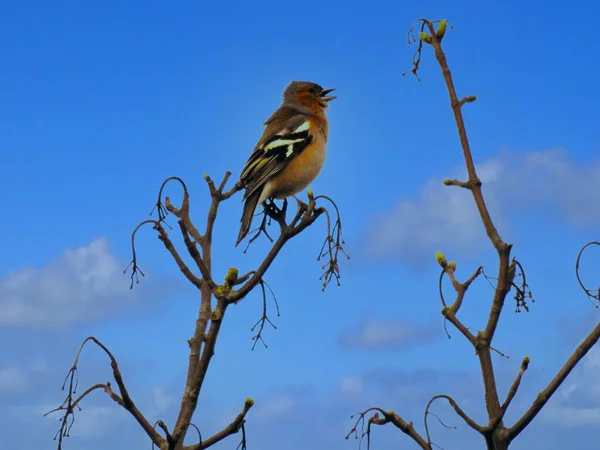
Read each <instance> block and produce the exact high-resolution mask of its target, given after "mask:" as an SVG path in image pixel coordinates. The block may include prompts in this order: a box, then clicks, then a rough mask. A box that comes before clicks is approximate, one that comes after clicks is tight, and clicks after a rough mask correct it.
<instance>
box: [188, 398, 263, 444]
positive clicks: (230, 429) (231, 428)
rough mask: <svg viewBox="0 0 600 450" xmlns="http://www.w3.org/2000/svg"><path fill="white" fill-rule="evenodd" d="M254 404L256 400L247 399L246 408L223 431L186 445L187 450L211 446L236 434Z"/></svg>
mask: <svg viewBox="0 0 600 450" xmlns="http://www.w3.org/2000/svg"><path fill="white" fill-rule="evenodd" d="M252 406H254V400H252V399H251V398H249V399H246V402H245V403H244V408H243V409H242V411H241V412H240V413H239V414H238V415H237V416H236V418H235V419H233V421H232V422H231V423H230V424H229V425H227V426H226V427H225V428H223V429H222V430H221V431H219V432H218V433H216V434H214V435H212V436H211V437H209V438H208V439H206V440H204V441H202V442H199V443H198V444H195V445H189V446H186V447H184V448H185V450H201V449H204V448H209V447H212V446H213V445H215V444H216V443H217V442H220V441H222V440H223V439H225V438H226V437H228V436H231V435H232V434H236V433H237V432H239V431H240V429H241V428H242V425H244V423H245V422H246V414H248V411H250V408H252Z"/></svg>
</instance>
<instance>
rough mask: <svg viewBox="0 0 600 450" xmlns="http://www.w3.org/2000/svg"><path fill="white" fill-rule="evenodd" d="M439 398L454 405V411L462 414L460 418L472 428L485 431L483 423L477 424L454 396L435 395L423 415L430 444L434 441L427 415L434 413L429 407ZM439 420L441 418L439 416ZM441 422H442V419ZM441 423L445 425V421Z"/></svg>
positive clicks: (480, 431)
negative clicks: (430, 433)
mask: <svg viewBox="0 0 600 450" xmlns="http://www.w3.org/2000/svg"><path fill="white" fill-rule="evenodd" d="M438 399H444V400H447V401H448V403H449V404H450V406H452V408H454V411H455V412H456V414H458V415H459V416H460V418H461V419H463V420H464V421H465V423H466V424H467V425H469V426H470V427H471V428H473V429H474V430H475V431H477V432H478V433H483V427H482V426H481V425H479V424H477V422H475V421H474V420H473V419H471V418H470V417H469V415H468V414H467V413H465V412H464V411H463V410H462V409H461V408H460V406H458V404H457V403H456V402H455V401H454V399H453V398H452V397H450V396H449V395H445V394H440V395H435V396H433V397H432V398H431V399H430V400H429V402H427V406H426V407H425V415H424V417H423V422H424V424H425V433H426V434H427V442H428V443H429V444H431V443H432V442H431V436H430V435H429V426H428V425H427V416H428V415H429V414H433V413H431V412H430V411H429V408H430V407H431V405H432V403H433V402H434V401H436V400H438ZM436 417H437V416H436ZM438 420H439V418H438ZM440 422H441V420H440ZM441 423H442V425H444V423H443V422H441ZM444 426H446V425H444Z"/></svg>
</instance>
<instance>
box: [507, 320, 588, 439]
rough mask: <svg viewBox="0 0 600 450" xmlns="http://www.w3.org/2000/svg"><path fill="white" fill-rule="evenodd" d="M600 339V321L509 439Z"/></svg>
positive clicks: (543, 391)
mask: <svg viewBox="0 0 600 450" xmlns="http://www.w3.org/2000/svg"><path fill="white" fill-rule="evenodd" d="M599 339H600V323H599V324H598V325H596V327H595V328H594V329H593V330H592V332H591V333H590V334H589V335H588V336H587V337H586V338H585V340H584V341H583V342H582V343H581V344H580V345H579V346H578V347H577V348H576V349H575V351H574V352H573V354H572V355H571V356H570V358H569V359H568V360H567V362H566V363H565V364H564V365H563V366H562V368H561V369H560V370H559V371H558V373H557V374H556V376H555V377H554V378H553V379H552V381H550V383H548V386H546V388H545V389H544V390H542V391H541V392H540V393H539V394H538V396H537V398H536V399H535V400H534V401H533V404H532V405H531V406H530V407H529V409H528V410H527V411H526V412H525V414H523V416H522V417H521V418H520V419H519V420H518V421H517V422H516V423H515V424H514V425H513V426H512V427H511V428H509V429H508V436H509V441H512V440H513V439H514V438H516V437H517V436H518V435H519V434H520V433H521V431H523V430H524V429H525V427H527V425H529V423H530V422H531V421H532V420H533V419H534V418H535V416H537V415H538V413H539V412H540V411H541V409H542V408H543V407H544V405H545V404H546V403H547V402H548V400H550V398H551V397H552V395H553V394H554V393H555V392H556V390H557V389H558V388H559V387H560V385H561V384H562V383H563V381H565V379H566V378H567V376H569V374H570V373H571V371H572V370H573V369H574V368H575V366H576V365H577V364H578V363H579V361H581V359H582V358H583V357H584V356H585V355H586V354H587V352H588V351H589V350H590V349H591V348H592V347H593V346H594V345H595V344H596V342H598V340H599Z"/></svg>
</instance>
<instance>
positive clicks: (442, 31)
mask: <svg viewBox="0 0 600 450" xmlns="http://www.w3.org/2000/svg"><path fill="white" fill-rule="evenodd" d="M447 25H448V21H447V20H446V19H444V20H442V21H441V22H440V24H439V25H438V29H437V33H436V34H435V35H436V37H437V38H438V41H441V40H442V38H443V37H444V35H445V34H446V26H447Z"/></svg>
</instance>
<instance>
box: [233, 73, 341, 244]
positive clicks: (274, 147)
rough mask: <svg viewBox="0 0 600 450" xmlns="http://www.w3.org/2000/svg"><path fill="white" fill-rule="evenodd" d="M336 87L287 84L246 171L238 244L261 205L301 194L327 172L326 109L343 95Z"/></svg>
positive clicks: (295, 82) (294, 82) (244, 171)
mask: <svg viewBox="0 0 600 450" xmlns="http://www.w3.org/2000/svg"><path fill="white" fill-rule="evenodd" d="M334 90H335V89H323V88H322V87H321V86H319V85H318V84H316V83H310V82H308V81H292V82H291V83H290V84H289V85H288V87H287V88H286V89H285V91H284V93H283V102H282V104H281V106H280V107H279V108H278V109H277V110H276V111H275V112H274V113H273V114H272V115H271V117H269V119H268V120H267V121H266V122H265V123H264V125H265V127H266V128H265V131H264V132H263V134H262V136H261V138H260V139H259V141H258V143H257V144H256V147H255V148H254V151H253V152H252V154H251V155H250V158H248V161H247V162H246V165H245V166H244V169H243V170H242V174H241V176H240V181H241V183H242V185H243V186H244V187H245V189H246V191H245V192H244V197H243V200H244V201H245V203H244V211H243V213H242V218H241V226H240V234H239V235H238V239H237V242H236V244H235V245H236V247H237V246H238V244H239V243H240V242H241V241H242V239H244V237H246V235H247V234H248V232H249V231H250V225H251V224H252V217H253V216H254V212H255V211H256V208H257V207H258V206H259V205H262V204H263V202H264V201H265V200H267V199H273V198H275V199H285V198H287V197H290V196H292V195H295V194H297V193H298V192H300V191H302V190H304V189H305V188H306V187H307V186H308V185H309V184H310V183H312V182H313V180H314V179H315V178H316V177H317V175H318V174H319V172H320V171H321V169H322V167H323V163H324V162H325V148H326V146H327V137H328V134H329V124H328V123H327V117H325V110H326V109H327V107H328V106H329V102H330V101H331V100H333V99H335V98H337V97H335V96H333V95H329V94H330V93H331V92H333V91H334Z"/></svg>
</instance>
